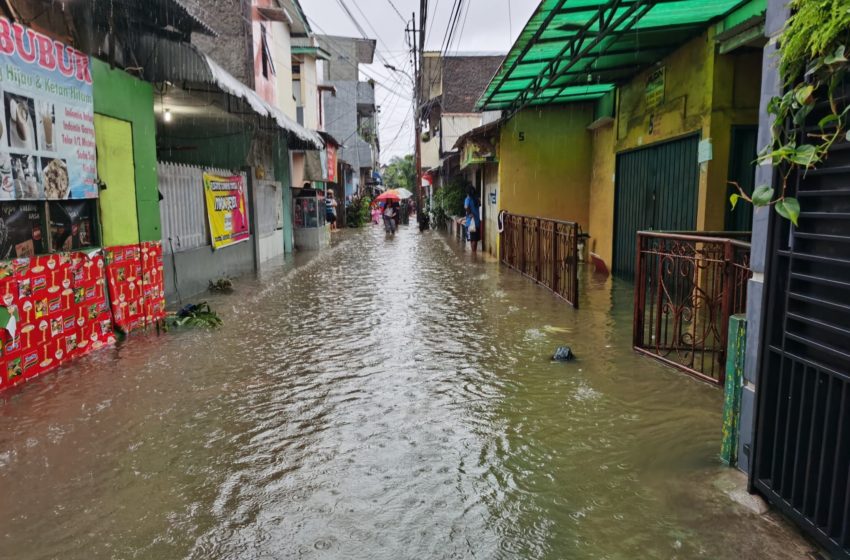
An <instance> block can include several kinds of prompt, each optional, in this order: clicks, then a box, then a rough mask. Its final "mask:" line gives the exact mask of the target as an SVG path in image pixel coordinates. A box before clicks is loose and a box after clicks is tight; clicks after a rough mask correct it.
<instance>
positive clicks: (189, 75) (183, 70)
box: [138, 36, 325, 150]
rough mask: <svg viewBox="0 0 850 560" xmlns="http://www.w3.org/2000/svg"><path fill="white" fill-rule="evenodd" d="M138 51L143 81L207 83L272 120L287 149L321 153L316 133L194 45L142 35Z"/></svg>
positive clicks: (320, 143)
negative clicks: (142, 62)
mask: <svg viewBox="0 0 850 560" xmlns="http://www.w3.org/2000/svg"><path fill="white" fill-rule="evenodd" d="M138 48H139V49H140V50H142V51H143V53H144V55H145V56H146V58H147V62H146V64H145V65H144V70H143V72H144V78H145V79H146V80H148V81H150V82H164V81H170V82H178V83H179V82H189V83H194V84H211V85H214V86H216V87H217V88H218V89H220V90H221V91H223V92H225V93H227V94H228V95H231V96H233V97H235V98H237V99H241V100H242V101H244V102H245V103H247V104H248V106H249V107H250V108H251V109H252V110H253V111H254V112H255V113H257V114H258V115H260V116H262V117H267V118H269V119H271V120H273V121H274V122H275V123H276V124H277V126H278V127H280V128H281V130H283V131H284V132H285V133H286V134H287V136H288V138H289V141H290V148H294V149H316V150H321V149H323V148H324V146H325V144H324V141H323V140H322V137H321V136H320V135H319V133H318V132H316V131H314V130H309V129H307V128H304V127H303V126H301V125H300V124H298V123H297V122H295V121H293V120H292V119H290V118H289V117H287V116H286V115H284V114H283V113H282V112H281V111H280V110H279V109H277V108H276V107H273V106H271V105H269V104H268V103H267V102H266V101H264V100H263V98H261V97H260V96H259V95H258V94H257V92H255V91H254V90H252V89H251V88H249V87H248V86H246V85H245V84H243V83H242V82H240V81H239V80H237V79H236V78H234V77H233V76H232V75H231V74H229V73H228V72H227V71H226V70H224V68H222V67H221V66H219V65H218V64H217V63H216V62H215V61H214V60H212V59H211V58H210V57H208V56H207V55H206V54H204V53H203V52H201V51H200V50H198V49H197V47H195V46H194V45H191V44H189V43H184V42H178V41H172V40H168V39H162V38H156V37H152V36H144V37H140V38H139V45H138Z"/></svg>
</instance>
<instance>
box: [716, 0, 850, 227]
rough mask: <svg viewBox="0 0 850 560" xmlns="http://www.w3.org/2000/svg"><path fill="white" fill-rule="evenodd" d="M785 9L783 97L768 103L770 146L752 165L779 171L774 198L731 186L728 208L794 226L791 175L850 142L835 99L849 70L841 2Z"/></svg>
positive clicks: (802, 0) (842, 102)
mask: <svg viewBox="0 0 850 560" xmlns="http://www.w3.org/2000/svg"><path fill="white" fill-rule="evenodd" d="M790 7H791V10H792V14H793V15H792V16H791V17H790V18H789V19H788V22H787V23H786V26H785V29H784V30H783V32H782V36H781V38H780V55H781V56H780V60H779V71H780V75H781V77H782V79H783V82H784V85H785V89H786V93H785V94H784V95H782V96H779V97H774V98H772V99H771V100H770V102H769V103H768V106H767V112H768V114H769V115H770V116H771V118H772V119H773V122H772V125H771V143H770V144H769V145H768V146H766V147H765V148H764V149H763V150H762V151H761V152H760V153H759V155H758V159H757V160H756V161H757V162H758V163H760V164H761V163H764V162H771V163H772V164H773V166H774V167H775V168H776V169H778V170H779V173H780V179H781V182H780V185H779V192H778V193H777V192H776V190H775V189H774V188H773V187H772V186H771V185H760V186H758V187H756V188H755V189H754V190H753V193H752V195H748V194H747V193H746V192H744V190H743V189H742V188H741V187H740V186H739V185H738V184H737V183H734V182H733V183H732V185H734V186H735V187H737V189H738V193H735V194H732V195H731V196H730V197H729V202H730V203H731V204H732V208H733V209H734V208H735V205H736V204H737V203H738V202H739V201H740V200H744V201H746V202H749V203H751V204H753V205H754V206H756V207H761V206H773V207H774V209H775V210H776V212H777V213H778V214H779V215H780V216H782V217H783V218H787V219H789V220H791V222H793V223H794V225H797V219H798V217H799V215H800V203H799V202H798V201H797V199H796V198H793V197H791V196H788V181H789V180H790V178H791V177H793V176H794V174H795V172H797V171H800V170H804V171H805V170H808V169H813V168H815V167H817V166H818V165H819V164H821V163H823V161H824V160H825V159H826V158H827V157H828V155H829V150H830V148H831V147H832V146H833V144H835V143H836V142H837V141H839V140H841V139H842V138H843V139H846V140H850V132H847V129H848V114H849V113H850V104H848V103H847V99H843V98H840V97H837V96H836V93H837V92H838V90H839V88H840V87H841V86H842V85H843V84H844V78H845V76H846V74H847V70H848V66H850V63H848V59H847V55H848V52H847V45H850V6H848V2H847V0H793V1H792V2H791V5H790ZM824 102H825V103H826V106H827V110H828V113H827V114H826V116H824V117H823V118H821V119H820V120H819V121H818V123H817V129H816V130H814V131H811V132H807V133H805V134H804V135H801V129H802V128H803V126H804V124H805V122H806V118H807V117H808V116H809V114H810V113H811V112H812V111H813V110H814V109H815V107H816V106H818V104H822V103H824Z"/></svg>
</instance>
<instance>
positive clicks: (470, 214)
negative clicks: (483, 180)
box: [463, 187, 481, 253]
mask: <svg viewBox="0 0 850 560" xmlns="http://www.w3.org/2000/svg"><path fill="white" fill-rule="evenodd" d="M463 209H464V211H465V212H466V235H467V239H469V243H470V244H471V245H472V252H473V253H475V252H477V251H478V241H479V240H480V239H481V214H480V213H479V212H478V199H477V198H476V197H475V188H474V187H469V190H468V191H467V195H466V200H464V201H463Z"/></svg>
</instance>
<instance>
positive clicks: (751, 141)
mask: <svg viewBox="0 0 850 560" xmlns="http://www.w3.org/2000/svg"><path fill="white" fill-rule="evenodd" d="M757 143H758V127H757V126H734V127H732V148H731V152H730V153H729V181H730V183H731V182H735V183H738V185H740V187H741V188H742V189H743V190H744V192H745V193H747V194H749V195H752V194H753V188H754V186H755V180H756V165H755V163H754V162H755V159H756V155H757V154H756V152H757V149H758V146H757ZM727 191H728V192H727V193H726V200H727V201H728V200H729V195H730V194H733V193H737V192H738V189H736V188H735V187H734V186H732V185H731V184H730V185H729V188H728V189H727ZM725 229H726V231H750V230H752V229H753V208H752V206H750V205H748V204H741V205H739V206H737V207H736V208H735V209H734V210H732V205H731V204H726V228H725Z"/></svg>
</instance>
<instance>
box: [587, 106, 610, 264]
mask: <svg viewBox="0 0 850 560" xmlns="http://www.w3.org/2000/svg"><path fill="white" fill-rule="evenodd" d="M592 134H593V171H592V174H591V177H590V224H589V227H588V230H587V231H588V233H589V234H590V241H589V242H590V251H591V252H592V253H595V254H596V255H598V256H599V257H600V258H601V259H602V260H603V261H605V262H606V263H607V264H608V265H609V266H610V264H611V262H612V259H613V255H614V241H613V240H614V161H615V160H616V156H615V154H614V126H613V123H612V124H611V125H608V126H603V127H601V128H598V129H596V130H595V131H593V132H592Z"/></svg>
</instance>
